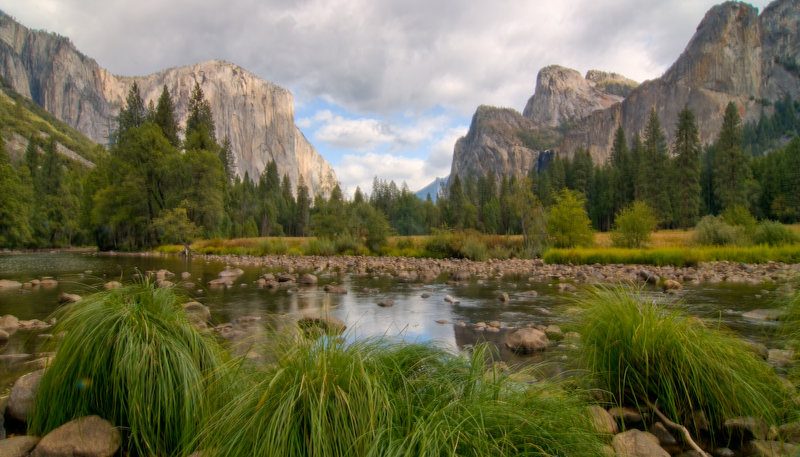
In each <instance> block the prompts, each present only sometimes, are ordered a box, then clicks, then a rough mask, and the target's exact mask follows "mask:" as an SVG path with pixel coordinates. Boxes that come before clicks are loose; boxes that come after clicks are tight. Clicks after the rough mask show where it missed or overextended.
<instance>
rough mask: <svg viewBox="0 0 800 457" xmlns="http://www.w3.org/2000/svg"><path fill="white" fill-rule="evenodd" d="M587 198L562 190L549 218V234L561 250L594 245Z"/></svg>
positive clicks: (578, 193)
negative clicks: (587, 210)
mask: <svg viewBox="0 0 800 457" xmlns="http://www.w3.org/2000/svg"><path fill="white" fill-rule="evenodd" d="M585 203H586V198H585V197H584V196H583V194H581V193H580V192H576V191H572V190H569V189H564V190H562V191H561V192H560V193H559V194H558V196H557V197H556V204H555V205H554V206H553V207H552V208H550V214H548V216H547V232H548V233H549V234H550V238H552V239H553V244H554V245H555V246H556V247H559V248H571V247H575V246H589V245H591V244H592V243H593V240H594V234H593V232H592V227H591V221H590V220H589V216H588V215H587V214H586V208H585Z"/></svg>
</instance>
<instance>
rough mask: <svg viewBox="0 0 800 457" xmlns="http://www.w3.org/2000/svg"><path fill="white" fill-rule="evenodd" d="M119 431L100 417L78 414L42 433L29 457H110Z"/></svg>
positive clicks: (117, 439) (118, 439) (115, 445)
mask: <svg viewBox="0 0 800 457" xmlns="http://www.w3.org/2000/svg"><path fill="white" fill-rule="evenodd" d="M121 442H122V438H121V437H120V434H119V430H117V429H116V428H114V426H112V425H111V423H109V422H108V421H107V420H105V419H102V418H101V417H100V416H86V417H81V418H78V419H75V420H72V421H69V422H67V423H66V424H64V425H62V426H61V427H58V428H57V429H55V430H53V431H52V432H50V433H48V434H47V435H45V437H44V438H42V440H41V441H40V442H39V444H38V445H37V446H36V448H35V449H34V450H33V452H32V453H31V457H73V456H81V457H111V456H112V455H114V454H115V453H116V452H117V450H118V449H119V446H120V443H121Z"/></svg>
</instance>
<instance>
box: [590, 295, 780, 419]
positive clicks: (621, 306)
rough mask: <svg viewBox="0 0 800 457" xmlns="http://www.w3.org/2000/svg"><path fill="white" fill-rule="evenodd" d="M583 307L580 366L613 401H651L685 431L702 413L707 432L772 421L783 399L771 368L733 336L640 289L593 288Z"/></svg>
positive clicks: (778, 415)
mask: <svg viewBox="0 0 800 457" xmlns="http://www.w3.org/2000/svg"><path fill="white" fill-rule="evenodd" d="M578 304H579V305H580V306H581V308H582V313H581V315H580V325H579V327H580V328H579V331H580V333H581V342H582V344H583V348H582V352H581V354H582V360H583V365H584V366H585V367H586V368H587V369H588V370H590V372H592V373H593V374H594V375H595V376H596V379H597V381H598V383H599V387H600V388H601V389H604V390H607V391H608V392H610V393H612V394H613V395H614V396H615V398H616V400H617V402H619V403H621V404H627V405H636V406H638V407H641V408H644V407H645V405H646V403H647V401H650V402H653V403H654V404H656V405H657V406H658V407H659V409H661V410H662V411H663V412H664V413H665V414H666V415H667V416H669V417H670V418H671V419H672V420H674V421H676V422H679V423H683V424H685V425H687V426H688V424H689V422H690V420H689V419H690V418H691V417H692V413H693V412H694V411H697V412H699V411H703V412H704V413H705V414H706V417H707V418H708V420H709V424H710V425H711V427H712V430H714V429H719V427H720V426H721V425H722V423H723V421H724V420H725V419H727V418H732V417H737V416H750V417H761V418H763V419H764V420H766V421H768V422H769V423H772V424H774V423H777V421H778V420H779V418H780V417H781V416H782V414H783V412H784V411H783V408H784V406H785V401H786V400H787V399H788V398H789V397H788V392H786V388H785V387H784V385H783V384H782V383H781V381H780V379H779V378H778V376H777V375H776V374H775V372H774V370H773V369H772V367H770V366H769V365H767V364H766V363H765V362H763V361H761V360H759V359H758V358H757V357H756V355H755V354H754V353H753V352H752V350H751V349H750V347H749V346H748V345H747V343H745V342H744V341H743V340H741V339H740V338H738V337H736V336H735V335H733V334H731V333H729V332H728V331H726V330H724V329H722V328H718V327H715V328H709V327H707V326H706V325H705V324H704V323H703V322H702V321H700V320H699V319H697V318H693V317H688V316H686V315H684V314H683V313H682V312H681V311H680V310H678V309H676V308H674V307H673V306H672V305H670V304H668V303H665V302H662V301H659V299H654V298H653V297H651V296H647V295H645V293H644V292H643V291H641V290H635V289H634V290H628V289H624V288H595V289H592V290H590V291H588V293H587V294H586V295H584V296H583V297H582V298H579V299H578Z"/></svg>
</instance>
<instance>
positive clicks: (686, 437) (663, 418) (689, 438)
mask: <svg viewBox="0 0 800 457" xmlns="http://www.w3.org/2000/svg"><path fill="white" fill-rule="evenodd" d="M644 401H645V402H647V406H648V407H649V408H650V409H652V410H653V412H654V413H656V416H658V418H659V419H661V422H663V423H664V425H666V426H667V427H669V428H671V429H673V430H678V431H680V432H681V434H682V435H683V439H684V440H685V441H686V442H687V443H689V446H691V447H692V449H694V450H695V451H697V452H699V453H700V455H702V456H704V457H710V456H709V455H708V453H707V452H706V451H704V450H702V449H701V448H700V446H698V445H697V443H695V442H694V440H693V439H692V435H691V434H689V430H688V429H687V428H686V427H684V426H683V425H681V424H678V423H675V422H672V421H671V420H669V419H668V418H667V416H665V415H664V413H662V412H661V411H659V410H658V408H656V405H654V404H653V403H652V402H651V401H650V400H648V399H645V400H644Z"/></svg>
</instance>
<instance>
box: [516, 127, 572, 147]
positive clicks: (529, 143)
mask: <svg viewBox="0 0 800 457" xmlns="http://www.w3.org/2000/svg"><path fill="white" fill-rule="evenodd" d="M516 135H517V138H519V139H520V141H522V144H523V146H525V147H526V148H528V149H533V150H534V151H545V150H547V149H552V148H554V147H555V146H557V145H558V142H559V141H561V135H560V134H559V132H557V131H554V130H548V129H535V130H518V131H517V132H516Z"/></svg>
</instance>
